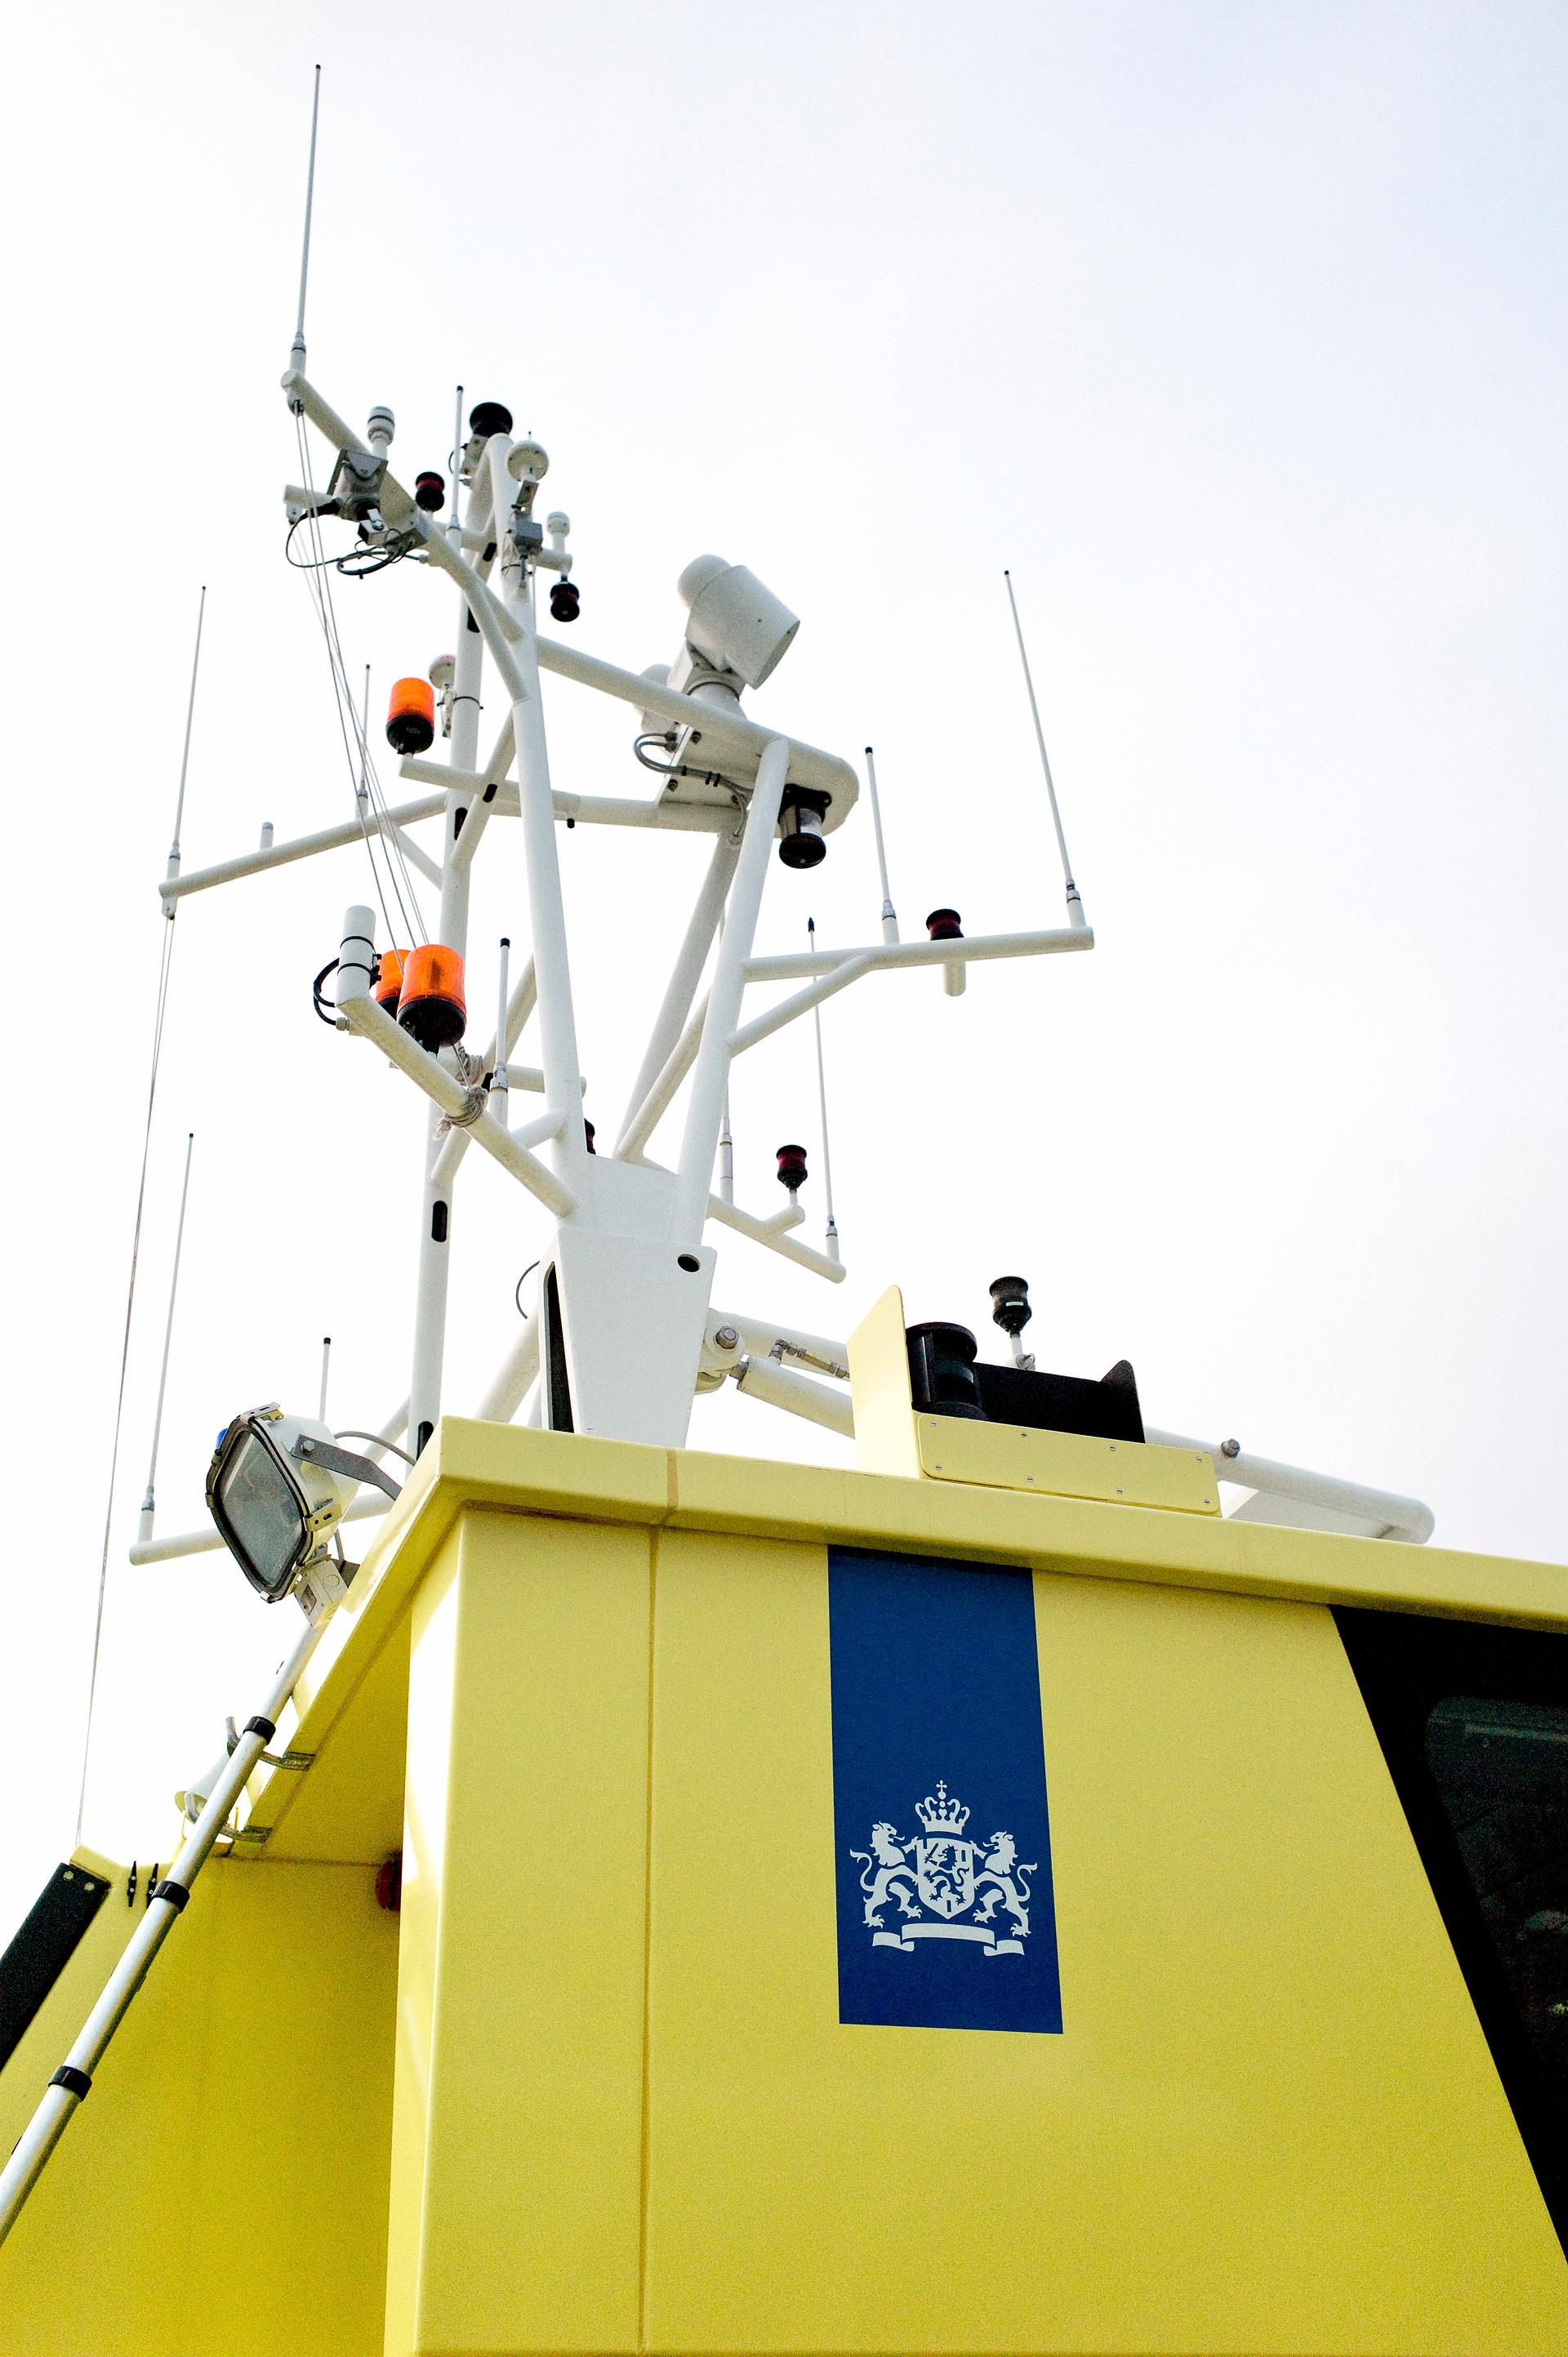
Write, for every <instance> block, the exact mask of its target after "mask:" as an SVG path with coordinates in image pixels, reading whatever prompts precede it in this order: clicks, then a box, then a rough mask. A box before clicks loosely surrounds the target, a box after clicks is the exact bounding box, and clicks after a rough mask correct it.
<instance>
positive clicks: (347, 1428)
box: [334, 1424, 418, 1465]
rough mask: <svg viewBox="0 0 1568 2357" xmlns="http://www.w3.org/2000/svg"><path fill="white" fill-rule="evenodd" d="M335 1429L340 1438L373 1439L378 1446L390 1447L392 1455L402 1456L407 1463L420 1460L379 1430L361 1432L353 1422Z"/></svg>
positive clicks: (410, 1463)
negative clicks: (384, 1436) (385, 1436)
mask: <svg viewBox="0 0 1568 2357" xmlns="http://www.w3.org/2000/svg"><path fill="white" fill-rule="evenodd" d="M334 1429H335V1437H337V1438H338V1440H373V1441H374V1443H375V1445H376V1447H377V1448H390V1449H391V1450H392V1455H393V1456H394V1457H401V1458H402V1459H403V1463H404V1464H405V1465H413V1464H416V1463H417V1462H418V1459H417V1458H413V1457H411V1456H410V1455H409V1453H408V1451H407V1449H406V1448H399V1447H398V1445H397V1443H396V1441H395V1440H385V1439H383V1438H382V1437H381V1434H380V1433H379V1432H361V1431H360V1429H359V1427H358V1426H357V1425H352V1424H345V1425H343V1426H340V1427H335V1428H334Z"/></svg>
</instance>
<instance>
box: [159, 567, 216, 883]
mask: <svg viewBox="0 0 1568 2357" xmlns="http://www.w3.org/2000/svg"><path fill="white" fill-rule="evenodd" d="M206 615H207V584H206V582H205V581H204V582H203V583H202V585H201V598H200V602H199V605H198V607H197V608H196V651H195V653H194V654H193V655H192V656H191V658H190V694H189V695H188V697H187V698H186V705H185V750H184V751H183V752H182V753H181V755H180V757H179V791H178V793H177V794H176V796H175V802H174V840H173V842H172V843H171V844H170V845H169V847H168V876H169V877H170V879H171V880H172V878H173V877H176V876H177V875H178V874H179V830H180V827H181V825H182V824H183V823H184V820H185V780H186V775H187V772H188V770H189V768H190V726H191V722H192V721H193V720H194V719H195V717H196V674H197V673H198V672H199V670H200V668H201V625H202V622H203V621H204V619H206ZM178 905H179V903H178V902H177V901H176V900H166V901H165V902H164V914H165V916H166V918H167V919H168V920H169V922H170V924H171V925H172V924H173V922H174V912H175V910H176V909H177V907H178Z"/></svg>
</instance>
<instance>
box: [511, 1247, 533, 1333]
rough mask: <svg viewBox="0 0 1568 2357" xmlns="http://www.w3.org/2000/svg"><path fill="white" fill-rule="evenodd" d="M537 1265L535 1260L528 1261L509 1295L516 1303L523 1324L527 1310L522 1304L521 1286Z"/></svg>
mask: <svg viewBox="0 0 1568 2357" xmlns="http://www.w3.org/2000/svg"><path fill="white" fill-rule="evenodd" d="M538 1266H539V1263H538V1262H537V1261H536V1260H531V1261H530V1262H529V1264H528V1266H527V1267H526V1268H525V1269H524V1270H523V1272H522V1275H521V1276H520V1277H519V1278H518V1280H517V1285H516V1286H515V1288H514V1290H513V1293H512V1299H513V1300H514V1301H515V1302H516V1304H517V1314H518V1316H519V1317H520V1318H521V1319H522V1321H523V1323H524V1324H525V1325H526V1324H527V1322H528V1312H527V1310H526V1309H525V1308H523V1306H522V1288H523V1286H524V1284H525V1282H526V1281H527V1279H528V1278H529V1277H531V1276H532V1275H533V1272H534V1270H535V1269H536V1268H537V1267H538Z"/></svg>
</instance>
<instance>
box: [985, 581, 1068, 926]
mask: <svg viewBox="0 0 1568 2357" xmlns="http://www.w3.org/2000/svg"><path fill="white" fill-rule="evenodd" d="M1002 578H1003V580H1004V581H1005V583H1006V584H1007V603H1008V605H1009V606H1011V608H1013V628H1014V630H1015V632H1016V634H1017V640H1018V660H1019V662H1021V663H1022V664H1023V666H1024V685H1025V686H1026V688H1027V690H1028V692H1029V710H1030V712H1031V714H1032V715H1033V716H1034V722H1035V742H1036V744H1037V745H1038V747H1039V748H1040V767H1041V769H1042V770H1044V771H1045V773H1046V792H1047V795H1048V796H1049V798H1050V805H1051V823H1052V825H1053V826H1054V827H1055V828H1056V831H1057V848H1058V851H1059V852H1060V853H1061V856H1062V877H1063V879H1064V881H1065V882H1066V885H1067V900H1068V912H1069V915H1070V914H1071V912H1072V910H1073V909H1074V908H1075V906H1079V905H1080V903H1079V892H1078V886H1077V885H1076V884H1075V883H1074V882H1073V880H1072V862H1071V861H1070V860H1069V857H1068V856H1067V837H1066V835H1065V834H1063V833H1062V814H1061V813H1060V811H1059V810H1058V808H1057V788H1056V780H1055V779H1054V778H1053V777H1052V776H1051V757H1050V755H1049V754H1048V753H1047V750H1046V732H1045V730H1044V729H1043V728H1042V727H1041V726H1040V707H1039V705H1037V704H1036V701H1035V681H1034V674H1033V673H1031V671H1030V669H1029V654H1028V650H1027V648H1026V646H1025V644H1024V626H1023V624H1022V623H1021V622H1020V621H1019V619H1018V600H1017V599H1016V597H1015V596H1014V595H1013V576H1012V575H1011V573H1009V572H1008V570H1007V568H1006V566H1005V565H1004V566H1003V568H1002Z"/></svg>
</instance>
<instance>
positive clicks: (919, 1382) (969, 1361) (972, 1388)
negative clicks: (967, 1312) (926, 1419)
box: [905, 1319, 985, 1420]
mask: <svg viewBox="0 0 1568 2357" xmlns="http://www.w3.org/2000/svg"><path fill="white" fill-rule="evenodd" d="M905 1343H906V1347H907V1349H908V1353H909V1394H910V1397H911V1399H912V1400H913V1402H914V1405H915V1410H916V1413H917V1415H968V1416H974V1417H977V1418H979V1419H981V1420H983V1418H984V1415H985V1410H984V1408H983V1406H982V1405H981V1402H980V1385H979V1383H977V1381H976V1380H975V1372H974V1351H975V1342H974V1337H973V1335H972V1333H971V1332H970V1330H969V1329H968V1327H967V1326H950V1325H948V1324H946V1323H945V1322H944V1321H942V1320H941V1319H933V1320H932V1321H931V1322H930V1323H929V1324H928V1325H924V1326H911V1327H909V1328H908V1330H907V1332H906V1335H905Z"/></svg>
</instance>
